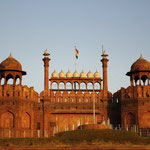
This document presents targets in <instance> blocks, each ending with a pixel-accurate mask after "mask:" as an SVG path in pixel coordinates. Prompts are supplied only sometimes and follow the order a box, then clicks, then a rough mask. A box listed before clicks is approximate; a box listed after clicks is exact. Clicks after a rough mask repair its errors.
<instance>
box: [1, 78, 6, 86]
mask: <svg viewBox="0 0 150 150" xmlns="http://www.w3.org/2000/svg"><path fill="white" fill-rule="evenodd" d="M4 83H5V79H4V77H2V78H1V85H4Z"/></svg>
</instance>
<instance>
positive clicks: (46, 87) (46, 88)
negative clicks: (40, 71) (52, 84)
mask: <svg viewBox="0 0 150 150" xmlns="http://www.w3.org/2000/svg"><path fill="white" fill-rule="evenodd" d="M49 55H50V54H49V53H48V50H47V49H46V50H45V52H44V54H43V56H44V58H43V61H44V97H48V96H49V95H48V91H49V61H50V58H49Z"/></svg>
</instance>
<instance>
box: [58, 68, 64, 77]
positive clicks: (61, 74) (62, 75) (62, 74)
mask: <svg viewBox="0 0 150 150" xmlns="http://www.w3.org/2000/svg"><path fill="white" fill-rule="evenodd" d="M59 77H60V78H64V77H65V73H64V72H63V71H62V70H61V72H60V73H59Z"/></svg>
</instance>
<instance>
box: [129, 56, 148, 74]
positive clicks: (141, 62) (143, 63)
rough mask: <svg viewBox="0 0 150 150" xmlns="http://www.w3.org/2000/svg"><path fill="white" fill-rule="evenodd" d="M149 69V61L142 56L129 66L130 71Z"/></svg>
mask: <svg viewBox="0 0 150 150" xmlns="http://www.w3.org/2000/svg"><path fill="white" fill-rule="evenodd" d="M134 71H150V62H149V61H147V60H146V59H144V58H143V57H142V56H141V57H140V58H139V59H138V60H137V61H136V62H134V63H133V65H132V66H131V71H130V72H134Z"/></svg>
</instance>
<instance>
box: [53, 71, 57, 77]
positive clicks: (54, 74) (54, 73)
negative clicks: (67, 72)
mask: <svg viewBox="0 0 150 150" xmlns="http://www.w3.org/2000/svg"><path fill="white" fill-rule="evenodd" d="M52 77H53V78H58V73H57V72H56V71H55V70H54V72H53V73H52Z"/></svg>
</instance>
